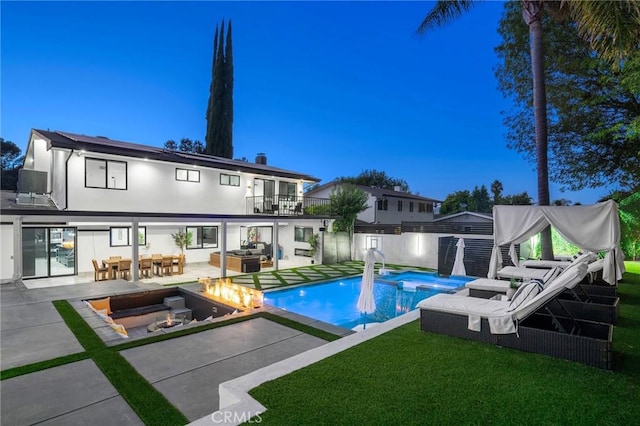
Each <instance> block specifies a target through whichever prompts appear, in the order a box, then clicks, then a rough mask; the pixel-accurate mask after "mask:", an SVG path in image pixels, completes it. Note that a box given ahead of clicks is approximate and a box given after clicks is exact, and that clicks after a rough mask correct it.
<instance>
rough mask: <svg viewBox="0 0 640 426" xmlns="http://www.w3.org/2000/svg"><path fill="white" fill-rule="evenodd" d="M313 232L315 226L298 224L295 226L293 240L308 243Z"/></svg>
mask: <svg viewBox="0 0 640 426" xmlns="http://www.w3.org/2000/svg"><path fill="white" fill-rule="evenodd" d="M312 234H313V228H311V227H302V226H296V227H295V228H293V235H294V237H293V240H294V241H299V242H303V243H306V242H307V241H308V240H309V237H311V235H312Z"/></svg>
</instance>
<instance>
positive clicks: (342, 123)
mask: <svg viewBox="0 0 640 426" xmlns="http://www.w3.org/2000/svg"><path fill="white" fill-rule="evenodd" d="M432 5H433V3H431V2H302V1H300V2H75V1H74V2H8V1H2V3H1V4H0V7H1V10H0V13H1V26H2V34H1V36H2V39H1V43H2V45H1V59H2V62H1V79H2V80H1V85H2V86H1V89H2V92H1V129H0V136H1V137H3V138H4V139H5V140H11V141H13V142H15V143H16V144H17V145H18V146H19V147H20V148H22V149H23V150H24V149H25V148H26V144H27V141H28V137H29V132H30V129H31V128H41V129H50V130H62V131H68V132H72V133H84V134H86V135H92V136H95V135H102V136H108V137H109V138H111V139H117V140H123V141H129V142H135V143H141V144H146V145H155V146H162V145H163V144H164V142H165V141H166V140H168V139H174V140H176V141H179V140H180V139H181V138H183V137H187V138H190V139H199V140H201V141H202V142H203V143H204V136H205V131H206V119H205V112H206V109H207V101H208V98H209V84H210V82H211V60H212V48H213V34H214V31H215V27H216V24H218V23H220V21H221V20H222V19H226V20H227V21H228V20H229V19H231V20H232V21H233V55H234V70H235V73H234V75H235V88H234V115H235V120H234V126H233V127H234V140H233V145H234V158H240V157H246V158H248V159H249V160H250V161H254V159H255V156H256V154H257V153H259V152H264V153H266V155H267V157H268V163H269V164H270V165H272V166H275V167H280V168H285V169H290V170H295V171H298V172H303V173H307V174H311V175H313V176H316V177H318V178H320V179H322V183H326V182H328V181H330V180H332V179H334V178H336V177H338V176H355V175H357V174H359V173H360V172H361V171H362V170H365V169H376V170H380V171H385V172H386V173H387V174H388V175H390V176H392V177H396V178H402V179H405V180H406V181H407V183H408V184H409V187H410V189H411V190H412V191H413V192H414V193H419V194H420V195H423V196H426V197H431V198H436V199H440V200H443V199H444V198H445V197H446V196H447V194H450V193H452V192H454V191H458V190H463V189H468V190H472V189H473V188H474V186H476V185H477V186H480V185H482V184H484V185H486V186H487V188H489V187H490V185H491V182H493V181H494V180H495V179H498V180H500V181H502V183H503V185H504V193H505V194H514V193H520V192H522V191H527V192H528V193H529V195H531V196H532V197H533V198H534V200H536V199H537V188H536V173H535V170H534V165H533V164H530V163H528V162H526V161H525V160H524V159H523V157H522V156H521V155H519V154H518V153H516V152H515V151H511V150H509V149H508V148H507V147H506V140H505V134H506V129H505V127H504V126H503V124H502V120H503V117H502V115H501V114H500V112H501V111H502V110H508V109H509V108H510V102H509V100H505V99H503V98H502V95H501V93H500V92H499V91H498V89H497V81H496V79H495V77H494V74H493V68H494V67H495V65H496V64H497V61H498V59H497V57H496V55H495V53H494V47H495V46H497V45H498V44H499V43H500V38H499V36H498V34H497V28H498V20H499V18H500V15H501V14H502V9H503V3H502V2H482V3H480V4H478V5H477V6H476V7H475V8H473V9H472V10H471V11H470V12H469V13H468V14H466V15H465V16H464V17H462V18H460V19H458V20H456V21H452V22H451V23H450V24H449V25H447V26H446V27H443V28H440V29H437V30H435V31H433V32H430V33H429V34H427V35H425V36H419V35H417V34H416V32H415V29H416V28H417V27H418V25H419V24H420V22H421V20H422V18H423V17H424V15H425V14H426V12H427V11H428V10H429V9H430V8H431V7H432ZM611 189H613V187H610V188H600V189H596V190H585V191H581V192H560V187H559V185H555V184H553V183H552V185H551V200H555V199H559V198H566V199H568V200H571V201H573V202H581V203H583V204H589V203H593V202H595V201H597V200H598V199H599V198H600V197H602V196H604V195H606V194H608V193H609V192H610V191H611Z"/></svg>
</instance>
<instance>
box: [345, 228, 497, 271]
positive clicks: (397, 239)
mask: <svg viewBox="0 0 640 426" xmlns="http://www.w3.org/2000/svg"><path fill="white" fill-rule="evenodd" d="M451 236H453V237H459V238H474V239H489V240H493V236H491V235H469V234H465V235H458V234H427V233H418V232H406V233H404V234H400V235H393V234H354V247H355V259H356V260H364V254H365V252H366V250H367V249H368V248H369V247H370V245H371V239H372V238H373V239H377V244H378V250H380V251H382V253H383V254H384V256H385V262H387V263H395V264H399V265H410V266H422V267H424V268H432V269H438V239H439V238H440V237H451Z"/></svg>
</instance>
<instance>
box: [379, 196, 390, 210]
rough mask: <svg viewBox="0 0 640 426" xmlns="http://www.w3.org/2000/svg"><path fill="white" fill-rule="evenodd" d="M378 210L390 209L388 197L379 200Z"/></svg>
mask: <svg viewBox="0 0 640 426" xmlns="http://www.w3.org/2000/svg"><path fill="white" fill-rule="evenodd" d="M378 210H389V201H388V200H386V199H381V200H378Z"/></svg>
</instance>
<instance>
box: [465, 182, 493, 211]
mask: <svg viewBox="0 0 640 426" xmlns="http://www.w3.org/2000/svg"><path fill="white" fill-rule="evenodd" d="M492 207H493V204H491V198H489V191H487V187H486V186H484V185H482V186H481V187H480V188H478V187H477V186H476V187H475V188H473V191H472V192H471V198H470V200H469V210H470V211H474V212H477V213H491V208H492Z"/></svg>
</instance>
